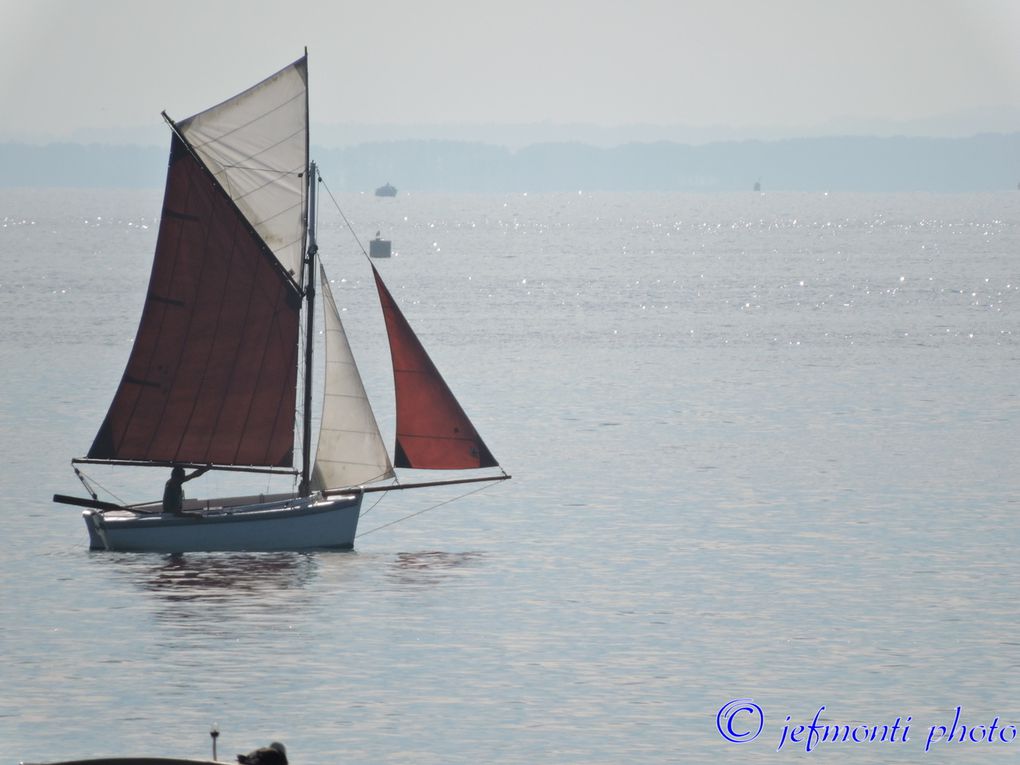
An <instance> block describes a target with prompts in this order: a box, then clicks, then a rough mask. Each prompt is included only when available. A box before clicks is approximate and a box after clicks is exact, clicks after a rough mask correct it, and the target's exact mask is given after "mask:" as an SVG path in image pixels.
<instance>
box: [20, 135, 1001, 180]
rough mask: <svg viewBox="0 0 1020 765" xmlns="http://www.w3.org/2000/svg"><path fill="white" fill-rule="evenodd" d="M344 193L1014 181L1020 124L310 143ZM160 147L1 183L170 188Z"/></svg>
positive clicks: (67, 160)
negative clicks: (954, 129) (956, 133)
mask: <svg viewBox="0 0 1020 765" xmlns="http://www.w3.org/2000/svg"><path fill="white" fill-rule="evenodd" d="M312 150H313V154H314V156H315V157H316V159H317V160H318V161H319V164H320V166H321V167H322V168H323V170H324V171H325V172H327V173H328V179H329V183H330V186H331V187H332V188H333V189H334V190H335V191H367V190H371V189H373V188H375V187H376V186H378V185H380V184H381V183H383V182H384V181H386V180H390V181H392V182H393V183H394V185H396V186H397V187H398V188H400V189H401V190H403V191H421V192H425V191H450V192H514V191H531V192H543V191H577V190H586V191H739V190H752V189H753V188H754V185H755V183H760V185H761V190H762V191H868V192H883V191H890V192H897V191H932V192H971V191H1005V190H1016V189H1017V184H1018V182H1020V133H1007V134H992V133H989V134H983V135H977V136H972V137H969V138H921V137H905V136H904V137H890V138H877V137H859V136H845V137H831V138H795V139H784V140H773V141H760V140H744V141H725V142H718V143H709V144H697V145H692V144H681V143H675V142H669V141H657V142H652V143H627V144H621V145H619V146H614V147H597V146H592V145H588V144H583V143H569V142H558V143H537V144H532V145H529V146H526V147H524V148H521V149H517V150H511V149H508V148H506V147H503V146H497V145H493V144H486V143H480V142H470V141H456V140H395V141H385V142H383V141H380V142H373V143H363V144H359V145H357V146H351V147H346V148H322V147H315V146H313V147H312ZM166 162H167V149H166V147H157V146H132V145H123V146H114V145H100V144H78V143H54V144H47V145H32V144H27V143H15V142H7V143H0V187H3V188H12V187H79V188H146V187H161V186H162V185H163V180H164V174H165V172H166Z"/></svg>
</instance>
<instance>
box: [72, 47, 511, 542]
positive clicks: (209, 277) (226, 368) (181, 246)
mask: <svg viewBox="0 0 1020 765" xmlns="http://www.w3.org/2000/svg"><path fill="white" fill-rule="evenodd" d="M307 83H308V54H307V51H306V52H305V55H304V56H303V57H302V58H300V59H298V60H297V61H295V62H294V63H292V64H290V65H289V66H287V67H285V68H283V69H282V70H280V71H278V72H277V73H276V74H273V75H272V76H270V77H268V78H267V79H265V80H263V81H261V82H259V83H258V84H256V85H254V86H253V87H251V88H249V89H248V90H246V91H244V92H242V93H239V94H238V95H235V96H234V97H232V98H230V99H228V100H226V101H224V102H222V103H220V104H219V105H217V106H213V107H212V108H210V109H207V110H205V111H203V112H200V113H198V114H195V115H193V116H191V117H188V118H187V119H184V120H181V121H177V122H175V121H174V120H172V119H171V118H170V117H169V116H168V115H167V114H166V112H164V113H163V118H164V120H165V121H166V123H167V125H168V126H169V128H170V133H171V139H170V158H169V166H168V170H167V178H166V189H165V192H164V198H163V208H162V215H161V219H160V225H159V231H158V234H157V241H156V248H155V255H154V258H153V265H152V273H151V276H150V280H149V287H148V292H147V294H146V297H145V305H144V308H143V310H142V316H141V320H140V323H139V326H138V331H137V334H136V337H135V342H134V345H133V347H132V350H131V354H130V357H129V358H128V362H127V367H126V369H125V370H124V374H123V377H122V378H121V381H120V385H119V387H118V388H117V391H116V393H115V395H114V397H113V401H112V403H111V404H110V408H109V411H108V412H107V414H106V417H105V418H104V420H103V422H102V424H101V426H100V428H99V431H98V433H97V434H96V436H95V439H94V440H93V442H92V446H91V448H90V449H89V450H88V453H87V454H86V456H85V457H79V458H75V459H73V460H72V467H73V468H74V470H75V472H76V474H77V475H78V477H79V478H80V479H82V483H83V485H84V486H85V488H86V490H87V492H88V494H89V496H88V497H72V496H66V495H62V494H57V495H54V497H53V499H54V501H55V502H61V503H65V504H71V505H77V506H82V507H85V508H86V509H85V510H84V511H83V513H82V515H83V518H84V520H85V525H86V528H87V530H88V535H89V547H90V549H93V550H118V551H153V552H191V551H218V550H246V551H270V550H301V549H314V548H340V549H344V548H350V547H352V546H353V544H354V538H355V535H356V533H357V527H358V519H359V515H360V511H361V505H362V501H363V499H364V496H365V494H367V493H370V492H373V491H393V490H398V489H409V488H419V487H423V486H434V485H445V484H451V483H470V482H475V481H495V480H504V479H506V478H509V477H510V476H509V475H507V474H506V472H505V471H504V470H502V468H500V467H499V465H498V463H497V461H496V460H495V458H494V457H493V456H492V453H491V452H490V451H489V449H488V448H487V447H486V445H485V443H484V442H483V441H482V439H481V437H480V436H479V435H478V432H477V430H476V429H475V427H474V425H473V424H472V423H471V421H470V420H469V419H468V417H467V415H466V414H465V413H464V411H463V409H462V408H461V406H460V404H459V403H458V402H457V400H456V398H454V396H453V394H452V392H451V391H450V388H449V387H448V386H447V384H446V382H445V381H444V380H443V378H442V376H441V375H440V374H439V372H438V370H437V369H436V367H435V365H434V364H433V363H432V361H431V359H430V358H429V355H428V353H427V352H426V351H425V349H424V348H423V347H422V345H421V342H420V341H419V340H418V337H417V336H416V335H415V333H414V331H413V330H412V329H411V326H410V324H409V323H408V322H407V320H406V318H405V317H404V315H403V314H402V312H401V311H400V308H399V307H398V306H397V303H396V301H395V300H394V299H393V296H392V294H391V293H390V291H389V290H388V289H387V287H386V285H385V283H384V282H383V280H382V277H381V275H380V274H379V272H378V271H377V270H376V269H375V266H374V265H373V266H372V271H373V277H374V280H375V285H376V289H377V291H378V295H379V300H380V305H381V307H382V313H383V317H384V320H385V325H386V332H387V337H388V340H389V347H390V356H391V360H392V363H393V375H394V391H395V396H394V397H395V400H396V402H395V403H396V437H395V442H396V443H395V446H394V450H393V456H392V458H391V457H390V453H389V450H388V449H387V448H386V446H385V444H384V443H383V439H382V435H381V434H380V431H379V426H378V422H377V419H376V416H375V413H374V410H373V408H372V406H371V404H370V402H369V400H368V397H367V395H366V393H365V387H364V385H363V383H362V380H361V375H360V372H359V371H358V367H357V364H356V362H355V360H354V357H353V354H352V352H351V348H350V345H349V343H348V341H347V336H346V334H345V331H344V327H343V324H342V323H341V321H340V315H339V312H338V311H337V307H336V303H335V302H334V299H333V296H332V294H331V293H330V290H329V281H328V279H327V278H326V274H325V270H324V269H323V267H322V264H321V263H320V262H319V259H318V257H317V254H318V244H317V241H316V215H317V182H318V178H319V175H318V168H317V167H316V165H315V163H314V162H312V161H310V160H309V149H308V147H309V131H308V86H307ZM366 259H367V258H366ZM320 292H321V296H322V304H323V312H324V315H325V325H324V326H325V332H324V334H325V343H324V344H325V364H324V367H325V371H324V377H325V379H324V382H323V405H322V414H321V424H320V429H319V434H318V442H317V448H316V451H315V459H314V461H313V460H312V459H311V453H312V448H311V446H312V444H311V438H312V384H313V365H312V353H313V345H314V343H313V340H314V337H315V322H314V317H315V314H316V307H315V299H316V297H317V295H318V294H319V293H320ZM302 337H303V338H304V348H303V351H302V349H301V344H302ZM299 367H303V370H304V374H303V383H304V384H303V386H299V384H298V378H299V375H298V368H299ZM299 387H301V388H302V389H301V390H299ZM299 399H300V400H299ZM299 410H300V412H301V415H302V416H301V418H300V422H301V424H302V428H301V430H300V432H301V440H302V443H301V449H300V453H301V461H300V465H295V457H294V453H295V442H296V440H297V439H296V435H295V434H296V433H297V425H298V423H299V418H298V416H297V413H298V411H299ZM83 464H85V465H92V464H102V465H114V466H119V467H124V468H129V467H130V468H134V467H137V466H146V467H153V466H156V467H162V468H164V469H166V468H169V469H179V470H181V471H183V470H194V471H196V472H198V471H204V470H210V469H211V470H220V471H247V472H252V473H283V474H288V475H290V476H292V481H293V482H294V484H295V490H294V491H292V492H289V493H283V494H275V495H261V494H253V495H251V496H243V497H231V498H219V499H206V500H186V501H184V502H183V505H182V506H181V507H180V508H176V507H168V506H167V504H166V503H165V502H162V503H161V502H149V503H143V504H136V505H128V504H121V503H114V502H107V501H104V500H100V499H99V497H98V495H97V494H96V492H95V491H94V490H93V488H92V486H91V484H90V483H89V482H88V481H87V480H86V479H85V477H84V476H83V475H82V472H81V469H80V468H79V466H80V465H83ZM395 468H414V469H426V470H475V471H479V470H480V471H483V472H485V475H481V476H479V475H478V474H477V473H473V474H472V477H467V478H454V479H448V480H436V481H425V482H419V483H399V482H397V483H393V482H394V481H398V479H397V477H396V473H395ZM494 470H498V471H499V472H498V473H495V472H494ZM193 475H194V474H193ZM179 485H180V484H178V486H179ZM171 504H172V503H171Z"/></svg>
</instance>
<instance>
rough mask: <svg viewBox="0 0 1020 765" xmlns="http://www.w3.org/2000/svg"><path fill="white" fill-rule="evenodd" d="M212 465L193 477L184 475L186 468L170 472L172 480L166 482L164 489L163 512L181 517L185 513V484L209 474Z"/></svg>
mask: <svg viewBox="0 0 1020 765" xmlns="http://www.w3.org/2000/svg"><path fill="white" fill-rule="evenodd" d="M210 467H212V466H211V465H206V466H205V467H202V468H199V469H198V470H196V471H195V472H194V473H192V474H191V475H184V468H182V467H181V466H180V465H178V466H177V467H175V468H174V469H173V470H171V471H170V480H169V481H167V482H166V486H165V487H164V489H163V512H164V513H173V514H174V515H180V514H181V513H182V512H184V484H185V483H186V482H187V481H190V480H191V479H192V478H198V477H199V476H200V475H202V474H203V473H205V472H207V471H208V470H209V468H210Z"/></svg>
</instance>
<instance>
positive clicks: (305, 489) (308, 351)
mask: <svg viewBox="0 0 1020 765" xmlns="http://www.w3.org/2000/svg"><path fill="white" fill-rule="evenodd" d="M318 178H319V169H318V167H317V166H316V164H315V163H314V162H309V163H308V252H307V254H306V256H305V264H304V270H305V314H306V316H305V322H306V331H305V406H304V425H303V430H302V434H301V435H302V445H301V483H300V485H299V486H298V493H299V494H300V495H301V496H302V497H307V496H308V495H309V494H310V493H311V488H310V486H311V484H310V479H311V475H312V472H311V471H312V468H311V459H312V345H313V342H312V341H313V340H314V339H315V271H316V268H315V255H316V253H318V251H319V245H318V243H317V242H316V241H315V223H316V220H315V213H316V207H317V201H318V199H317V188H316V185H317V184H316V181H317V180H318Z"/></svg>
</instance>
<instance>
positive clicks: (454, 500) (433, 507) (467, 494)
mask: <svg viewBox="0 0 1020 765" xmlns="http://www.w3.org/2000/svg"><path fill="white" fill-rule="evenodd" d="M491 486H493V484H491V483H486V484H482V485H481V486H480V487H479V488H477V489H472V490H471V491H469V492H465V493H464V494H461V495H460V496H459V497H452V498H451V499H447V500H444V501H442V502H440V503H439V504H436V505H432V507H426V508H425V509H424V510H419V511H418V512H416V513H411V514H410V515H405V516H404V517H403V518H397V520H395V521H390V522H389V523H384V524H383V525H382V526H376V527H375V528H374V529H369V530H368V531H363V532H361V533H360V534H358V535H357V536H356V537H355V538H358V539H360V538H361V537H364V536H367V535H369V534H371V533H372V532H373V531H379V530H380V529H385V528H386V527H387V526H393V525H395V524H398V523H401V522H402V521H406V520H407V519H409V518H414V517H415V516H418V515H423V514H425V513H427V512H429V511H431V510H436V509H438V508H440V507H442V506H443V505H448V504H450V503H451V502H457V501H459V500H462V499H464V497H470V496H471V495H472V494H477V493H478V492H480V491H485V490H486V489H488V488H490V487H491ZM376 504H378V503H376ZM372 507H375V505H373V506H372ZM369 509H371V508H369ZM366 512H367V511H366Z"/></svg>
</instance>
